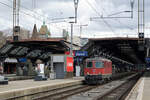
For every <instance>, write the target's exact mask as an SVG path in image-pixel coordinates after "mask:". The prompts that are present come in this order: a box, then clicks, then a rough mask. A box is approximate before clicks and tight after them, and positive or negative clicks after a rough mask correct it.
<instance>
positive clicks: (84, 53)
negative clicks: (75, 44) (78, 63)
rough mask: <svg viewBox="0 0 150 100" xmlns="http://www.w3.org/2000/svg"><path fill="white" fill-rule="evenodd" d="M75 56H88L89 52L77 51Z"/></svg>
mask: <svg viewBox="0 0 150 100" xmlns="http://www.w3.org/2000/svg"><path fill="white" fill-rule="evenodd" d="M75 56H77V57H87V56H88V52H87V51H76V52H75Z"/></svg>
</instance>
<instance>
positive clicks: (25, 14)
mask: <svg viewBox="0 0 150 100" xmlns="http://www.w3.org/2000/svg"><path fill="white" fill-rule="evenodd" d="M0 4H2V5H5V6H7V7H9V8H13V7H12V6H10V5H8V4H6V3H3V2H1V1H0ZM30 11H32V10H30ZM20 12H21V13H22V14H24V15H27V16H30V17H33V18H35V19H37V20H38V21H41V22H43V20H41V19H40V18H37V17H35V16H33V15H31V14H28V13H26V12H24V11H20ZM32 12H33V11H32ZM56 28H57V29H61V30H62V28H58V27H56Z"/></svg>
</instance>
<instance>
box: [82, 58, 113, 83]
mask: <svg viewBox="0 0 150 100" xmlns="http://www.w3.org/2000/svg"><path fill="white" fill-rule="evenodd" d="M84 75H85V82H86V83H87V84H98V83H100V82H102V81H104V80H108V79H111V78H112V62H111V61H110V60H108V59H105V58H88V59H86V67H85V68H84Z"/></svg>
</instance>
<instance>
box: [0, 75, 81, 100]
mask: <svg viewBox="0 0 150 100" xmlns="http://www.w3.org/2000/svg"><path fill="white" fill-rule="evenodd" d="M83 80H84V78H83V77H73V78H70V79H55V80H50V79H48V80H47V81H34V80H33V79H30V80H20V81H10V82H9V84H8V85H0V100H3V99H4V100H12V99H11V98H13V97H18V96H24V95H30V94H37V93H40V92H43V91H48V90H51V89H58V88H63V87H67V86H72V85H78V84H82V81H83ZM22 100H28V99H22Z"/></svg>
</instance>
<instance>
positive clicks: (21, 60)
mask: <svg viewBox="0 0 150 100" xmlns="http://www.w3.org/2000/svg"><path fill="white" fill-rule="evenodd" d="M19 62H27V58H20V59H19Z"/></svg>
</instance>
